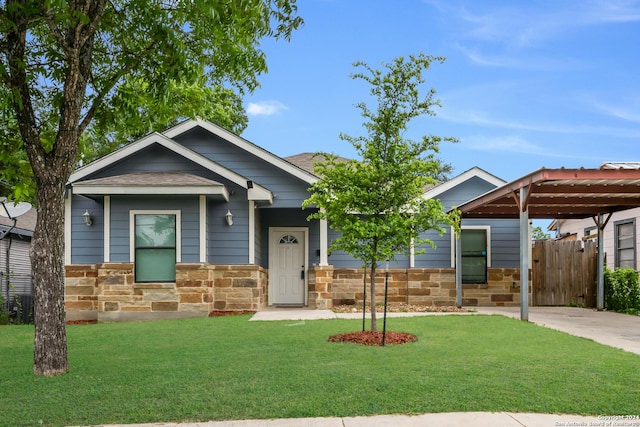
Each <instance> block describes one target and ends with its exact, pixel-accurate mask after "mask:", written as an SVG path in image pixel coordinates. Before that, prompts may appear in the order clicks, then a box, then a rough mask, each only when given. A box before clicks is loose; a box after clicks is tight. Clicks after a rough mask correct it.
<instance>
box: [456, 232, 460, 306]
mask: <svg viewBox="0 0 640 427" xmlns="http://www.w3.org/2000/svg"><path fill="white" fill-rule="evenodd" d="M461 234H462V233H458V235H457V236H456V240H455V245H456V264H455V265H456V307H458V308H462V241H461V239H460V236H461Z"/></svg>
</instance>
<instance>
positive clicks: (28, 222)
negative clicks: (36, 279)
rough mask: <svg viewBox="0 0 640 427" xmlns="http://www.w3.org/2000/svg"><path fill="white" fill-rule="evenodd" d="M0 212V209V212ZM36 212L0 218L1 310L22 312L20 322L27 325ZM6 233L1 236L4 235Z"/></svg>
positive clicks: (30, 302)
mask: <svg viewBox="0 0 640 427" xmlns="http://www.w3.org/2000/svg"><path fill="white" fill-rule="evenodd" d="M0 209H1V208H0ZM36 218H37V211H36V209H31V210H29V211H28V212H26V213H24V214H23V215H20V216H18V217H17V218H16V225H15V227H14V228H13V229H11V226H12V225H13V220H11V219H9V218H6V217H3V216H0V235H4V238H3V239H2V240H0V293H1V295H2V301H3V303H4V306H5V307H4V308H5V310H9V311H13V310H14V309H15V308H19V305H17V303H19V304H20V305H22V307H23V308H24V309H25V310H23V312H24V313H26V314H25V316H26V317H25V318H24V319H23V321H24V322H27V321H29V319H28V312H29V309H30V307H31V305H32V297H33V283H32V280H31V257H30V255H29V250H30V248H31V237H32V236H33V230H34V229H35V227H36ZM8 230H11V231H9V232H8V233H6V234H5V232H6V231H8Z"/></svg>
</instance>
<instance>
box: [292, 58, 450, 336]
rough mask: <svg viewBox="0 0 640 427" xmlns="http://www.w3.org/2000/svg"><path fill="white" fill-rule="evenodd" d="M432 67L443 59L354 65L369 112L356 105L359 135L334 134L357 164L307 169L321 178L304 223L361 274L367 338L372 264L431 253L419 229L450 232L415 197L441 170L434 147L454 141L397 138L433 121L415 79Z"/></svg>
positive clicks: (330, 161) (433, 205) (328, 162)
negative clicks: (321, 227) (325, 231)
mask: <svg viewBox="0 0 640 427" xmlns="http://www.w3.org/2000/svg"><path fill="white" fill-rule="evenodd" d="M434 61H437V62H440V63H441V62H443V61H444V58H441V57H433V56H429V55H425V54H420V55H417V56H413V55H412V56H410V57H409V58H408V59H405V58H403V57H398V58H396V59H395V60H393V62H391V63H386V64H383V67H384V70H383V71H381V70H376V69H373V68H371V67H370V66H368V65H367V64H365V63H363V62H357V63H355V64H354V66H356V67H359V68H361V69H363V70H364V71H362V72H359V73H355V74H352V78H354V79H361V80H364V81H365V82H367V83H368V84H369V85H370V86H371V89H370V93H371V95H372V96H373V97H375V98H376V101H377V108H376V109H375V110H371V109H369V108H368V107H367V105H366V104H365V103H359V104H357V105H356V106H357V108H359V109H360V110H361V112H362V116H363V117H364V118H365V122H364V124H363V127H364V129H365V130H366V132H367V134H366V135H365V136H358V137H352V136H348V135H344V134H341V135H340V138H341V139H343V140H345V141H347V142H349V143H351V144H352V145H353V146H354V147H355V149H356V150H357V152H358V154H359V155H360V156H361V157H362V158H361V159H360V160H350V161H346V162H344V161H337V157H336V156H333V155H330V154H324V155H323V156H324V162H322V161H321V162H318V163H316V165H315V168H314V172H315V173H316V174H317V175H318V176H321V177H322V179H321V180H319V181H318V182H317V183H316V184H314V185H313V187H312V188H311V189H310V191H311V193H312V194H311V196H310V197H309V198H308V199H307V200H305V202H304V204H303V207H315V208H317V209H318V210H317V212H315V213H313V214H311V215H310V216H309V219H312V218H316V219H326V220H327V221H328V223H329V225H330V227H332V228H333V229H335V230H336V231H338V232H339V233H340V237H338V238H337V239H336V240H334V241H333V242H331V246H330V249H331V250H343V251H345V252H347V253H349V254H350V255H352V256H353V257H354V258H356V259H359V260H362V261H363V263H364V264H365V265H366V266H368V267H369V269H370V272H371V274H370V292H369V297H370V305H371V330H372V331H377V323H376V313H375V307H376V292H375V272H376V269H377V267H378V264H379V262H381V261H384V260H391V259H393V258H394V257H395V256H396V255H398V254H400V253H408V252H409V251H410V249H411V247H412V246H415V247H416V248H421V249H420V250H419V251H423V250H424V247H425V244H429V245H431V246H433V242H432V241H430V240H428V239H426V238H424V237H423V236H424V232H425V231H426V230H437V231H438V232H440V233H441V234H442V233H444V232H445V226H448V225H452V226H454V227H458V222H459V221H458V220H459V215H458V213H457V211H453V212H451V213H449V214H447V213H445V212H444V208H443V206H442V204H441V203H440V201H439V200H437V199H425V198H423V197H422V195H423V193H424V189H425V186H426V185H429V184H435V183H436V180H435V177H436V176H439V173H441V171H442V166H441V163H440V161H439V160H438V159H437V158H436V157H435V154H436V153H437V152H438V150H439V145H440V143H441V142H442V141H450V142H455V141H456V139H455V138H450V137H447V138H442V137H439V136H433V135H428V136H423V137H422V139H421V140H420V141H413V140H409V139H405V138H404V137H403V136H404V133H405V131H406V130H407V128H408V125H409V122H410V121H411V120H412V119H414V118H416V117H419V116H422V115H425V114H426V115H434V114H435V113H434V111H433V107H435V106H439V105H440V103H439V101H438V100H435V99H433V96H434V94H435V90H433V89H430V90H429V91H428V92H427V93H426V95H425V96H424V97H422V96H421V95H420V86H421V85H422V83H424V81H425V80H424V77H423V73H424V71H426V70H427V69H428V68H429V66H430V65H431V63H432V62H434ZM365 304H366V301H365Z"/></svg>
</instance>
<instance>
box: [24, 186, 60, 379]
mask: <svg viewBox="0 0 640 427" xmlns="http://www.w3.org/2000/svg"><path fill="white" fill-rule="evenodd" d="M36 200H37V204H38V219H37V223H36V229H35V231H34V233H33V238H32V240H31V268H32V273H33V281H34V300H35V310H34V321H35V328H36V330H35V338H34V347H33V373H34V374H35V375H42V376H52V375H59V374H63V373H65V372H67V370H68V369H69V363H68V359H67V332H66V328H65V311H64V277H65V274H64V186H63V185H58V186H56V185H47V186H39V187H38V190H37V193H36Z"/></svg>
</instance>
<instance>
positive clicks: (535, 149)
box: [462, 135, 597, 160]
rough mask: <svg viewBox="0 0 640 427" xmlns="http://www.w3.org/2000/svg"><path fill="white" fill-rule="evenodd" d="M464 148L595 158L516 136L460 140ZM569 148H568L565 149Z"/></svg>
mask: <svg viewBox="0 0 640 427" xmlns="http://www.w3.org/2000/svg"><path fill="white" fill-rule="evenodd" d="M462 142H463V144H464V147H466V148H469V149H471V150H476V151H491V152H509V153H519V154H522V155H528V156H532V155H535V156H543V157H552V158H566V159H574V160H575V159H584V160H594V159H597V157H594V156H589V155H581V154H576V151H575V150H572V149H569V152H568V153H564V152H562V150H561V149H560V147H557V146H552V147H542V146H540V145H536V144H533V143H531V142H529V141H528V140H527V139H525V138H523V137H521V136H518V135H506V136H492V137H486V136H475V137H469V138H462ZM565 148H570V147H565Z"/></svg>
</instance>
